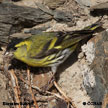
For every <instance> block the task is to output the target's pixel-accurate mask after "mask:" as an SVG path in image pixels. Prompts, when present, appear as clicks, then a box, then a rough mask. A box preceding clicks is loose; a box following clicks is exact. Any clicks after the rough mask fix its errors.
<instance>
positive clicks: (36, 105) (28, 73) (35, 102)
mask: <svg viewBox="0 0 108 108" xmlns="http://www.w3.org/2000/svg"><path fill="white" fill-rule="evenodd" d="M27 76H28V81H29V88H30V92H31V94H32V98H33V100H34V104H35V107H36V108H39V107H38V104H37V101H36V98H35V96H34V94H33V91H32V87H31V81H30V70H29V69H27Z"/></svg>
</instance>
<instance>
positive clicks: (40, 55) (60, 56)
mask: <svg viewBox="0 0 108 108" xmlns="http://www.w3.org/2000/svg"><path fill="white" fill-rule="evenodd" d="M99 27H101V24H100V22H96V23H94V24H92V25H91V26H88V27H85V28H84V29H82V30H78V31H71V32H70V31H66V32H61V31H60V32H42V33H40V34H37V35H33V36H30V37H29V38H26V39H24V40H23V41H22V42H20V43H18V44H16V45H15V47H16V50H15V52H14V57H15V58H16V59H18V60H20V61H22V62H24V63H26V64H28V65H29V66H32V67H51V70H52V72H53V73H56V71H57V67H58V66H59V65H60V64H61V63H63V62H64V61H65V60H66V59H67V58H68V57H69V56H70V55H71V54H72V52H73V51H75V49H76V47H77V45H78V44H79V41H81V40H83V39H85V38H87V37H89V36H92V34H93V33H94V32H95V30H96V29H97V28H99Z"/></svg>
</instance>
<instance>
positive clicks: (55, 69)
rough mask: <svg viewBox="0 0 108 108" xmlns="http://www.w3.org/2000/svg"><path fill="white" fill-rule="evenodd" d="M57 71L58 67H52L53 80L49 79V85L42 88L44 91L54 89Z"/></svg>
mask: <svg viewBox="0 0 108 108" xmlns="http://www.w3.org/2000/svg"><path fill="white" fill-rule="evenodd" d="M56 71H57V67H56V66H53V67H51V78H50V79H49V81H48V83H47V84H46V85H45V86H44V87H42V89H43V90H45V91H46V90H49V88H50V87H52V85H53V82H54V81H55V73H56Z"/></svg>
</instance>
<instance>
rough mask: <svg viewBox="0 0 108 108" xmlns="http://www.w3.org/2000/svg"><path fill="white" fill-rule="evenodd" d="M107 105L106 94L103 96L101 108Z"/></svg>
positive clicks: (107, 95) (107, 98)
mask: <svg viewBox="0 0 108 108" xmlns="http://www.w3.org/2000/svg"><path fill="white" fill-rule="evenodd" d="M107 105H108V93H107V94H105V96H104V99H103V102H102V108H106V106H107Z"/></svg>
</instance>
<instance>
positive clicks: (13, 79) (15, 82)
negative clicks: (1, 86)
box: [9, 69, 21, 108]
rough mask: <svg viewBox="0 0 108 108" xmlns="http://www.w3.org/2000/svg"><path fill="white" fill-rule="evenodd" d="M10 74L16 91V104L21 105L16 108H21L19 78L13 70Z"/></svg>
mask: <svg viewBox="0 0 108 108" xmlns="http://www.w3.org/2000/svg"><path fill="white" fill-rule="evenodd" d="M9 73H10V76H11V83H12V86H13V91H14V94H15V99H16V102H17V103H19V105H18V106H16V107H17V108H21V106H20V99H19V98H20V97H19V92H20V90H19V86H18V80H17V77H16V75H15V73H14V70H13V69H12V70H11V71H9Z"/></svg>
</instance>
